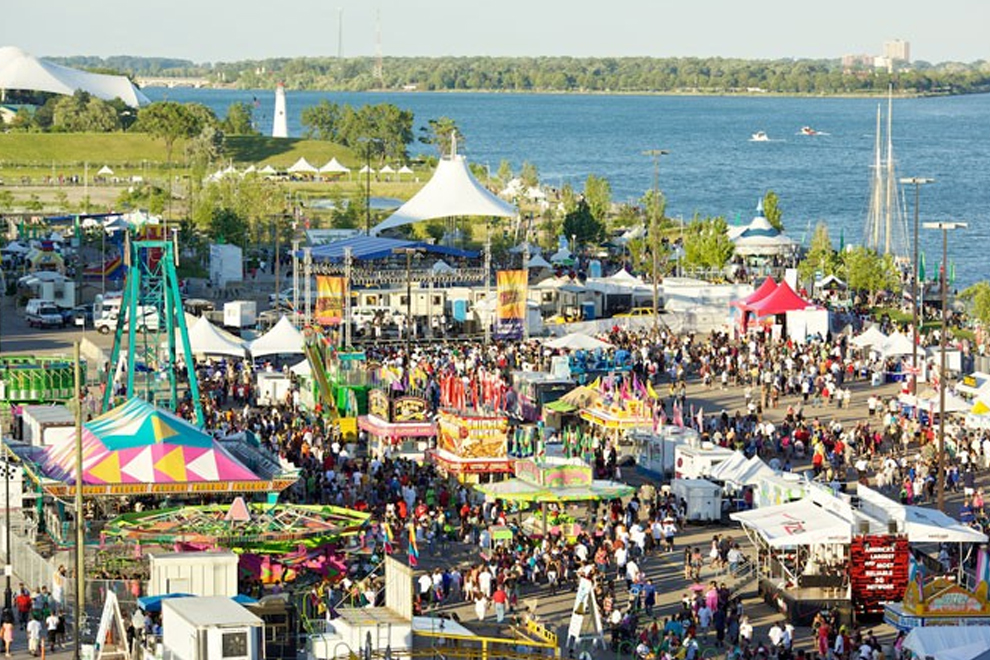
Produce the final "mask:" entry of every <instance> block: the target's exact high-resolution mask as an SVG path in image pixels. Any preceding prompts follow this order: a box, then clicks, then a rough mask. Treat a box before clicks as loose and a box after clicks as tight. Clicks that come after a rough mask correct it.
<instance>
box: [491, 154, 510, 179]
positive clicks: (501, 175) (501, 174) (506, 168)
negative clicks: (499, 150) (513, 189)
mask: <svg viewBox="0 0 990 660" xmlns="http://www.w3.org/2000/svg"><path fill="white" fill-rule="evenodd" d="M495 176H496V178H498V180H499V181H501V182H502V185H505V184H507V183H509V181H511V180H512V163H510V162H509V161H507V160H505V159H504V158H503V159H502V162H501V163H499V164H498V173H497V174H496V175H495Z"/></svg>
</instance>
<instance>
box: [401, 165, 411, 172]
mask: <svg viewBox="0 0 990 660" xmlns="http://www.w3.org/2000/svg"><path fill="white" fill-rule="evenodd" d="M412 173H413V171H412V168H410V167H409V166H408V165H403V166H402V167H400V168H399V174H412Z"/></svg>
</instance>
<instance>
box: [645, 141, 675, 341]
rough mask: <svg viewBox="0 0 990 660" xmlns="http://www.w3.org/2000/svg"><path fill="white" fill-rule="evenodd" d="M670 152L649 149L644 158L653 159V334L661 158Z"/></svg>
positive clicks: (656, 322) (656, 305)
mask: <svg viewBox="0 0 990 660" xmlns="http://www.w3.org/2000/svg"><path fill="white" fill-rule="evenodd" d="M669 153H670V152H669V151H667V150H666V149H648V150H647V151H644V152H643V155H644V156H650V157H652V158H653V204H652V207H653V208H652V209H651V211H652V213H651V214H650V215H651V217H650V252H651V253H652V258H653V332H654V334H659V332H660V319H659V318H658V317H659V315H660V283H659V281H658V279H657V271H658V270H659V269H660V255H659V249H658V248H659V246H660V235H659V234H660V218H658V217H657V212H658V211H659V210H660V156H666V155H667V154H669Z"/></svg>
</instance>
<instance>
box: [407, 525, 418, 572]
mask: <svg viewBox="0 0 990 660" xmlns="http://www.w3.org/2000/svg"><path fill="white" fill-rule="evenodd" d="M418 564H419V548H418V547H416V525H415V524H414V523H409V565H410V566H411V567H413V568H416V566H417V565H418Z"/></svg>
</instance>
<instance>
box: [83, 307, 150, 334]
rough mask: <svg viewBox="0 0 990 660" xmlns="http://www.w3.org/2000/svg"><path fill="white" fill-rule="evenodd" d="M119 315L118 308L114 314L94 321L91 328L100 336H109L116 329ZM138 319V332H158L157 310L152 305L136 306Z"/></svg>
mask: <svg viewBox="0 0 990 660" xmlns="http://www.w3.org/2000/svg"><path fill="white" fill-rule="evenodd" d="M119 315H120V308H119V307H118V308H117V311H116V312H111V313H109V314H105V315H104V316H103V317H102V318H99V319H94V321H93V326H94V327H95V328H96V329H97V330H99V331H100V334H104V335H106V334H109V333H110V332H112V331H114V330H116V329H117V317H118V316H119ZM138 317H139V319H140V323H139V324H138V330H139V331H142V332H143V331H145V330H151V331H152V332H154V331H157V330H158V325H159V318H158V310H156V309H155V308H154V307H153V306H152V305H138Z"/></svg>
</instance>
